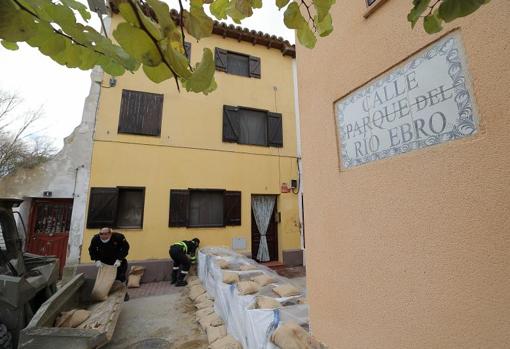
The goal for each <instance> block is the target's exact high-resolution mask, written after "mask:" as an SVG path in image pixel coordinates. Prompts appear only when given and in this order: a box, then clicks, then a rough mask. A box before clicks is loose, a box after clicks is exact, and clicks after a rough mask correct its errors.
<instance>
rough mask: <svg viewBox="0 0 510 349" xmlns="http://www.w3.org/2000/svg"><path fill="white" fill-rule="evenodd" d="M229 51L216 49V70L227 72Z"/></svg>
mask: <svg viewBox="0 0 510 349" xmlns="http://www.w3.org/2000/svg"><path fill="white" fill-rule="evenodd" d="M227 54H228V53H227V50H224V49H222V48H218V47H216V48H215V49H214V57H215V61H216V70H219V71H225V72H226V71H227Z"/></svg>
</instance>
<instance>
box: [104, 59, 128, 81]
mask: <svg viewBox="0 0 510 349" xmlns="http://www.w3.org/2000/svg"><path fill="white" fill-rule="evenodd" d="M99 65H100V66H101V67H102V68H103V70H104V71H105V72H106V73H107V74H110V75H112V76H121V75H122V74H124V72H125V70H124V68H123V67H122V66H121V65H120V64H118V63H117V62H115V61H114V60H112V59H110V58H109V57H106V56H100V57H99Z"/></svg>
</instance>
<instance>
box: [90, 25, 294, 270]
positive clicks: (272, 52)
mask: <svg viewBox="0 0 510 349" xmlns="http://www.w3.org/2000/svg"><path fill="white" fill-rule="evenodd" d="M119 20H120V19H119V16H115V15H113V17H112V25H111V27H112V28H115V26H116V25H117V24H118V23H119ZM214 30H215V31H214V32H215V34H213V35H212V36H211V37H209V38H206V39H203V40H201V41H200V42H193V43H191V45H189V46H188V49H190V53H191V62H192V64H194V62H196V61H198V60H199V58H200V56H201V54H202V51H203V48H204V47H209V48H211V49H212V50H213V51H215V55H216V62H217V69H219V71H217V72H216V81H217V83H218V88H217V90H216V91H214V92H213V93H212V94H209V95H208V96H204V95H201V94H195V93H187V92H186V91H185V90H181V92H178V91H177V89H176V86H175V81H173V80H169V81H166V82H163V83H161V84H155V83H152V82H151V81H150V80H149V79H148V78H146V77H145V75H144V74H143V72H137V73H135V74H129V73H126V74H125V75H123V76H121V77H119V78H117V80H116V83H115V84H111V83H110V82H109V79H110V77H109V76H106V75H105V77H104V79H103V82H102V85H103V86H106V87H105V88H102V91H101V96H100V99H99V105H98V109H97V115H96V125H95V133H94V138H93V153H92V162H91V176H90V185H89V187H90V190H89V201H88V210H87V211H88V214H87V228H86V229H85V231H84V238H83V245H82V253H81V262H82V263H83V262H85V263H87V262H90V259H89V256H88V252H87V248H88V244H89V242H90V240H91V238H92V236H93V235H94V234H96V233H97V231H98V228H99V227H102V226H112V227H113V228H114V230H117V231H120V232H122V233H123V234H124V235H125V236H126V238H127V240H128V241H129V243H130V245H131V248H130V252H129V256H128V259H129V260H147V259H164V258H168V249H169V246H170V244H171V243H173V242H177V241H180V240H183V239H188V240H189V239H192V238H194V237H198V238H199V239H200V241H201V246H229V247H233V248H234V249H236V250H238V251H239V252H241V253H245V254H249V255H251V256H254V257H256V255H257V252H258V246H259V241H260V231H259V229H258V226H257V223H256V221H255V220H254V214H253V213H252V211H253V210H252V206H253V202H254V200H257V199H256V198H262V201H264V198H266V199H267V198H270V201H271V200H274V208H273V210H272V212H271V218H270V222H269V223H268V225H269V227H268V229H267V240H268V247H269V255H270V256H269V257H270V258H269V259H270V260H274V261H280V262H281V261H283V256H284V252H285V251H287V250H299V249H300V247H301V240H300V238H301V236H300V220H299V210H298V207H299V205H298V195H297V188H290V187H291V186H294V187H297V183H298V182H299V173H298V156H297V154H298V149H297V141H296V139H297V137H296V117H295V105H294V103H295V101H294V82H293V81H294V78H293V75H294V73H293V71H294V68H293V65H294V57H295V51H294V47H293V46H291V45H289V44H288V42H284V41H283V40H281V39H278V38H276V37H270V36H268V35H263V34H262V33H255V32H248V31H247V30H244V31H243V30H242V29H241V28H234V27H227V26H224V25H221V24H219V23H216V24H215V29H214ZM232 36H235V37H236V38H235V39H234V38H232ZM218 56H221V57H218ZM218 60H220V61H218ZM250 65H251V66H250ZM108 85H111V86H110V87H108ZM287 188H289V189H287Z"/></svg>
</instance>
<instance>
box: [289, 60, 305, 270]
mask: <svg viewBox="0 0 510 349" xmlns="http://www.w3.org/2000/svg"><path fill="white" fill-rule="evenodd" d="M292 78H293V79H292V82H293V85H294V115H295V117H296V148H297V149H296V150H297V165H298V179H299V183H298V188H299V190H298V194H297V196H298V207H299V232H300V240H301V249H302V250H303V265H306V260H305V225H304V207H303V188H304V186H303V164H302V160H301V155H302V154H301V117H300V114H299V93H298V80H297V62H296V59H294V60H293V61H292Z"/></svg>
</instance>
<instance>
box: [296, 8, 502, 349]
mask: <svg viewBox="0 0 510 349" xmlns="http://www.w3.org/2000/svg"><path fill="white" fill-rule="evenodd" d="M411 6H412V4H411V1H403V0H387V1H385V2H384V4H382V6H381V7H380V8H379V9H377V10H376V11H375V12H374V13H373V14H372V15H371V16H370V17H368V18H367V19H365V18H364V17H363V14H364V13H365V7H366V6H365V0H350V1H341V2H337V4H336V5H335V6H334V7H333V13H332V16H333V20H334V23H333V24H334V27H335V31H334V32H333V33H332V34H331V36H329V37H327V38H325V39H321V40H319V42H318V44H317V47H316V48H315V49H314V50H307V49H304V48H302V47H298V48H297V49H298V52H297V61H298V76H299V96H300V103H299V105H300V112H301V126H302V128H301V129H302V136H303V163H304V170H303V173H304V183H305V186H306V195H305V198H306V202H305V217H306V228H307V229H306V238H307V240H306V247H307V249H306V257H307V258H306V260H307V283H308V291H309V298H308V299H309V301H310V302H309V303H310V320H311V326H312V328H313V332H314V335H316V336H317V337H318V339H320V340H321V341H323V342H324V343H325V344H326V345H327V346H329V347H330V348H509V347H510V306H509V305H510V277H509V275H510V254H509V251H510V234H509V233H508V232H509V224H510V220H509V217H510V214H509V212H510V155H509V150H510V137H509V134H510V114H509V110H510V98H509V92H508V91H509V89H510V70H509V63H510V40H509V38H510V26H509V25H508V24H509V18H510V2H509V1H507V0H493V1H491V2H490V3H489V4H488V5H485V6H483V7H482V8H481V9H479V10H478V11H477V12H476V13H474V14H473V15H471V16H469V17H467V18H465V19H460V20H456V21H454V22H453V23H452V24H450V25H447V26H446V27H445V29H444V30H443V32H442V33H440V34H437V35H428V34H426V33H424V31H423V29H422V24H421V22H420V24H419V25H417V27H416V28H415V29H414V30H412V29H411V28H410V24H409V23H408V22H407V20H406V16H407V14H408V12H409V10H410V8H411ZM456 27H459V28H460V30H458V31H457V32H458V33H459V35H460V38H461V40H462V43H463V45H464V47H465V56H466V59H467V66H468V67H467V70H468V72H469V75H470V77H471V81H472V86H473V93H474V103H475V104H476V106H477V109H478V116H479V121H480V129H479V132H478V133H477V134H476V135H475V136H472V137H467V138H465V139H462V140H457V141H454V142H449V143H445V144H441V145H436V146H431V147H428V148H425V149H422V150H417V151H412V152H409V153H408V154H404V155H399V156H394V157H392V158H389V159H385V160H379V161H374V162H371V163H369V164H366V165H363V166H358V167H355V168H352V169H349V170H345V171H344V170H342V171H340V170H339V160H338V149H337V136H336V132H335V128H336V124H335V118H334V111H333V104H334V102H335V101H336V100H338V99H339V98H342V97H343V96H346V95H348V94H349V93H350V92H351V91H353V90H354V89H356V88H358V87H359V86H362V85H364V84H365V83H367V82H368V81H370V80H372V79H373V78H375V77H377V76H378V75H380V74H382V73H383V72H385V71H387V70H388V69H390V68H391V67H393V66H394V65H396V64H397V63H399V62H402V61H403V60H404V59H406V58H407V57H409V56H410V55H412V54H413V53H415V52H418V51H419V50H421V49H423V48H424V47H426V46H427V45H429V44H430V43H432V42H433V41H434V40H436V39H438V38H439V37H440V36H441V35H445V34H446V33H448V31H449V30H452V29H454V28H456ZM311 82H313V83H311Z"/></svg>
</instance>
